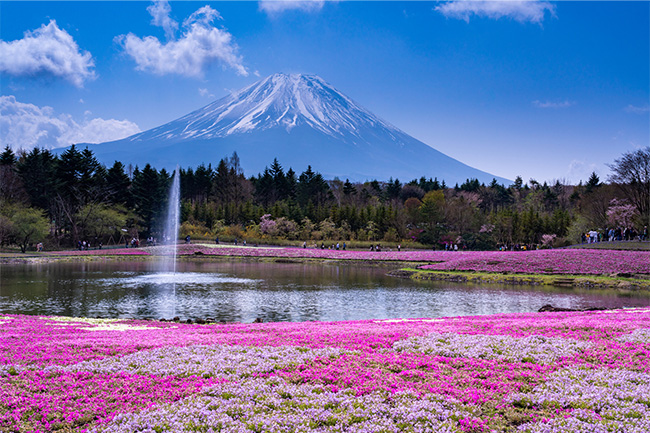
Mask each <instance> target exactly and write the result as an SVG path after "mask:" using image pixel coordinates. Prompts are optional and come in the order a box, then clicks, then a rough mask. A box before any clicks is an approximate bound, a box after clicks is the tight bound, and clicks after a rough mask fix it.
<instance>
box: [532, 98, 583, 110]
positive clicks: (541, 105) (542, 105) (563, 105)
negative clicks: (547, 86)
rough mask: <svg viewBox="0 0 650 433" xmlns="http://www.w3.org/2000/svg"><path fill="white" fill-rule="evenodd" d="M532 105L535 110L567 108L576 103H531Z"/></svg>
mask: <svg viewBox="0 0 650 433" xmlns="http://www.w3.org/2000/svg"><path fill="white" fill-rule="evenodd" d="M532 104H533V105H534V106H535V107H537V108H552V109H557V108H568V107H571V106H572V105H575V104H576V103H575V102H574V101H567V100H565V101H533V102H532Z"/></svg>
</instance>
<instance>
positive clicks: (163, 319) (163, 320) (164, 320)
mask: <svg viewBox="0 0 650 433" xmlns="http://www.w3.org/2000/svg"><path fill="white" fill-rule="evenodd" d="M158 321H159V322H166V321H167V319H165V318H164V317H161V318H160V319H158Z"/></svg>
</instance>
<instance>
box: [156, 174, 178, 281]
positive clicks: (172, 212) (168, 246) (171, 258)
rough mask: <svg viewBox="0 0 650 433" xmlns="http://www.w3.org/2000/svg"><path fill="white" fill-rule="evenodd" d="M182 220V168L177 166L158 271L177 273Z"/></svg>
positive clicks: (170, 194)
mask: <svg viewBox="0 0 650 433" xmlns="http://www.w3.org/2000/svg"><path fill="white" fill-rule="evenodd" d="M180 220H181V175H180V169H179V168H178V166H176V170H175V171H174V177H173V178H172V186H171V188H170V190H169V204H168V206H167V217H166V219H165V227H164V230H163V239H162V241H163V244H164V247H163V256H162V258H161V260H160V262H159V267H158V271H159V272H161V273H171V274H172V275H173V274H175V273H176V242H177V240H178V228H179V225H180Z"/></svg>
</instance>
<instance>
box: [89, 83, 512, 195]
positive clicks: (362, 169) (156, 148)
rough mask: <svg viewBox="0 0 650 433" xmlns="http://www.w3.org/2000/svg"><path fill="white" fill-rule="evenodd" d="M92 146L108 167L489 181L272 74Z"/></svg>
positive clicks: (310, 88) (359, 112) (327, 96)
mask: <svg viewBox="0 0 650 433" xmlns="http://www.w3.org/2000/svg"><path fill="white" fill-rule="evenodd" d="M93 147H95V146H93ZM96 147H97V148H98V149H99V148H102V151H101V152H100V151H98V152H96V154H97V155H98V158H102V159H106V160H108V161H109V162H112V161H113V160H115V159H117V160H122V159H123V157H124V155H130V157H129V159H128V160H127V161H126V162H127V163H130V162H136V163H138V162H142V161H146V162H150V163H153V164H156V165H159V166H164V167H173V166H175V165H176V164H180V165H182V166H185V165H195V166H196V165H198V164H200V163H201V162H205V163H209V162H212V163H215V162H216V161H218V160H219V159H220V158H223V157H224V156H226V155H230V154H232V152H234V151H236V152H237V153H238V154H239V155H240V157H241V158H242V161H245V162H244V164H243V165H244V166H245V167H246V169H247V170H249V174H255V173H259V172H261V171H263V170H264V167H265V165H266V164H269V163H270V161H272V160H273V158H278V160H280V161H282V163H283V164H285V166H288V167H294V168H295V169H301V168H304V167H307V166H308V165H311V166H313V167H314V169H315V170H318V171H320V172H321V173H322V174H323V175H325V176H327V177H330V178H333V177H335V176H338V177H341V178H349V179H352V180H367V179H372V178H377V179H383V180H387V179H388V178H389V177H393V178H400V179H403V180H404V179H408V180H410V179H414V178H417V177H420V176H426V177H438V179H440V180H442V179H444V180H445V181H446V182H447V183H449V184H453V183H455V182H464V181H465V180H466V179H468V178H477V179H479V180H480V181H482V182H490V181H491V180H492V178H493V176H492V175H490V174H488V173H484V172H481V171H479V170H476V169H474V168H471V167H468V166H466V165H465V164H462V163H461V162H460V161H457V160H455V159H453V158H450V157H449V156H447V155H444V154H442V153H440V152H439V151H437V150H435V149H433V148H432V147H429V146H427V145H426V144H424V143H422V142H421V141H418V140H416V139H415V138H413V137H411V136H409V135H408V134H406V133H404V132H402V131H400V130H399V129H397V128H396V127H394V126H392V125H390V124H389V123H387V122H384V121H383V120H381V119H379V118H378V117H377V116H375V115H374V114H372V113H371V112H370V111H368V110H366V109H365V108H363V107H361V106H360V105H359V104H357V103H356V102H354V101H353V100H352V99H350V98H348V97H347V96H346V95H344V94H343V93H341V92H340V91H338V90H337V89H335V88H334V87H333V86H332V85H330V84H329V83H327V82H326V81H325V80H323V79H322V78H320V77H318V76H316V75H303V74H273V75H270V76H268V77H266V78H263V79H260V80H259V81H257V82H255V83H253V84H251V85H250V86H248V87H245V88H243V89H241V90H239V91H236V92H233V93H232V94H230V95H228V96H226V97H224V98H221V99H219V100H217V101H214V102H212V103H211V104H209V105H206V106H205V107H203V108H200V109H198V110H196V111H194V112H192V113H189V114H187V115H186V116H183V117H181V118H179V119H176V120H174V121H172V122H169V123H166V124H164V125H161V126H159V127H157V128H154V129H150V130H148V131H145V132H142V133H140V134H136V135H133V136H131V137H128V138H125V139H123V140H119V141H117V142H113V143H106V144H99V145H97V146H96ZM498 180H499V181H501V182H504V181H505V182H507V180H505V179H498Z"/></svg>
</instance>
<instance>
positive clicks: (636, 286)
mask: <svg viewBox="0 0 650 433" xmlns="http://www.w3.org/2000/svg"><path fill="white" fill-rule="evenodd" d="M388 275H391V276H393V277H396V278H408V279H412V280H429V281H447V282H451V283H472V284H507V285H522V286H524V285H529V286H554V287H563V288H567V287H572V288H581V289H599V290H602V289H616V290H624V291H639V290H644V291H645V290H649V291H650V276H647V277H646V278H642V277H640V278H634V277H621V276H605V275H576V274H523V273H521V274H518V273H497V272H478V271H436V270H425V269H418V268H402V269H399V270H396V271H391V272H389V273H388Z"/></svg>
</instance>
